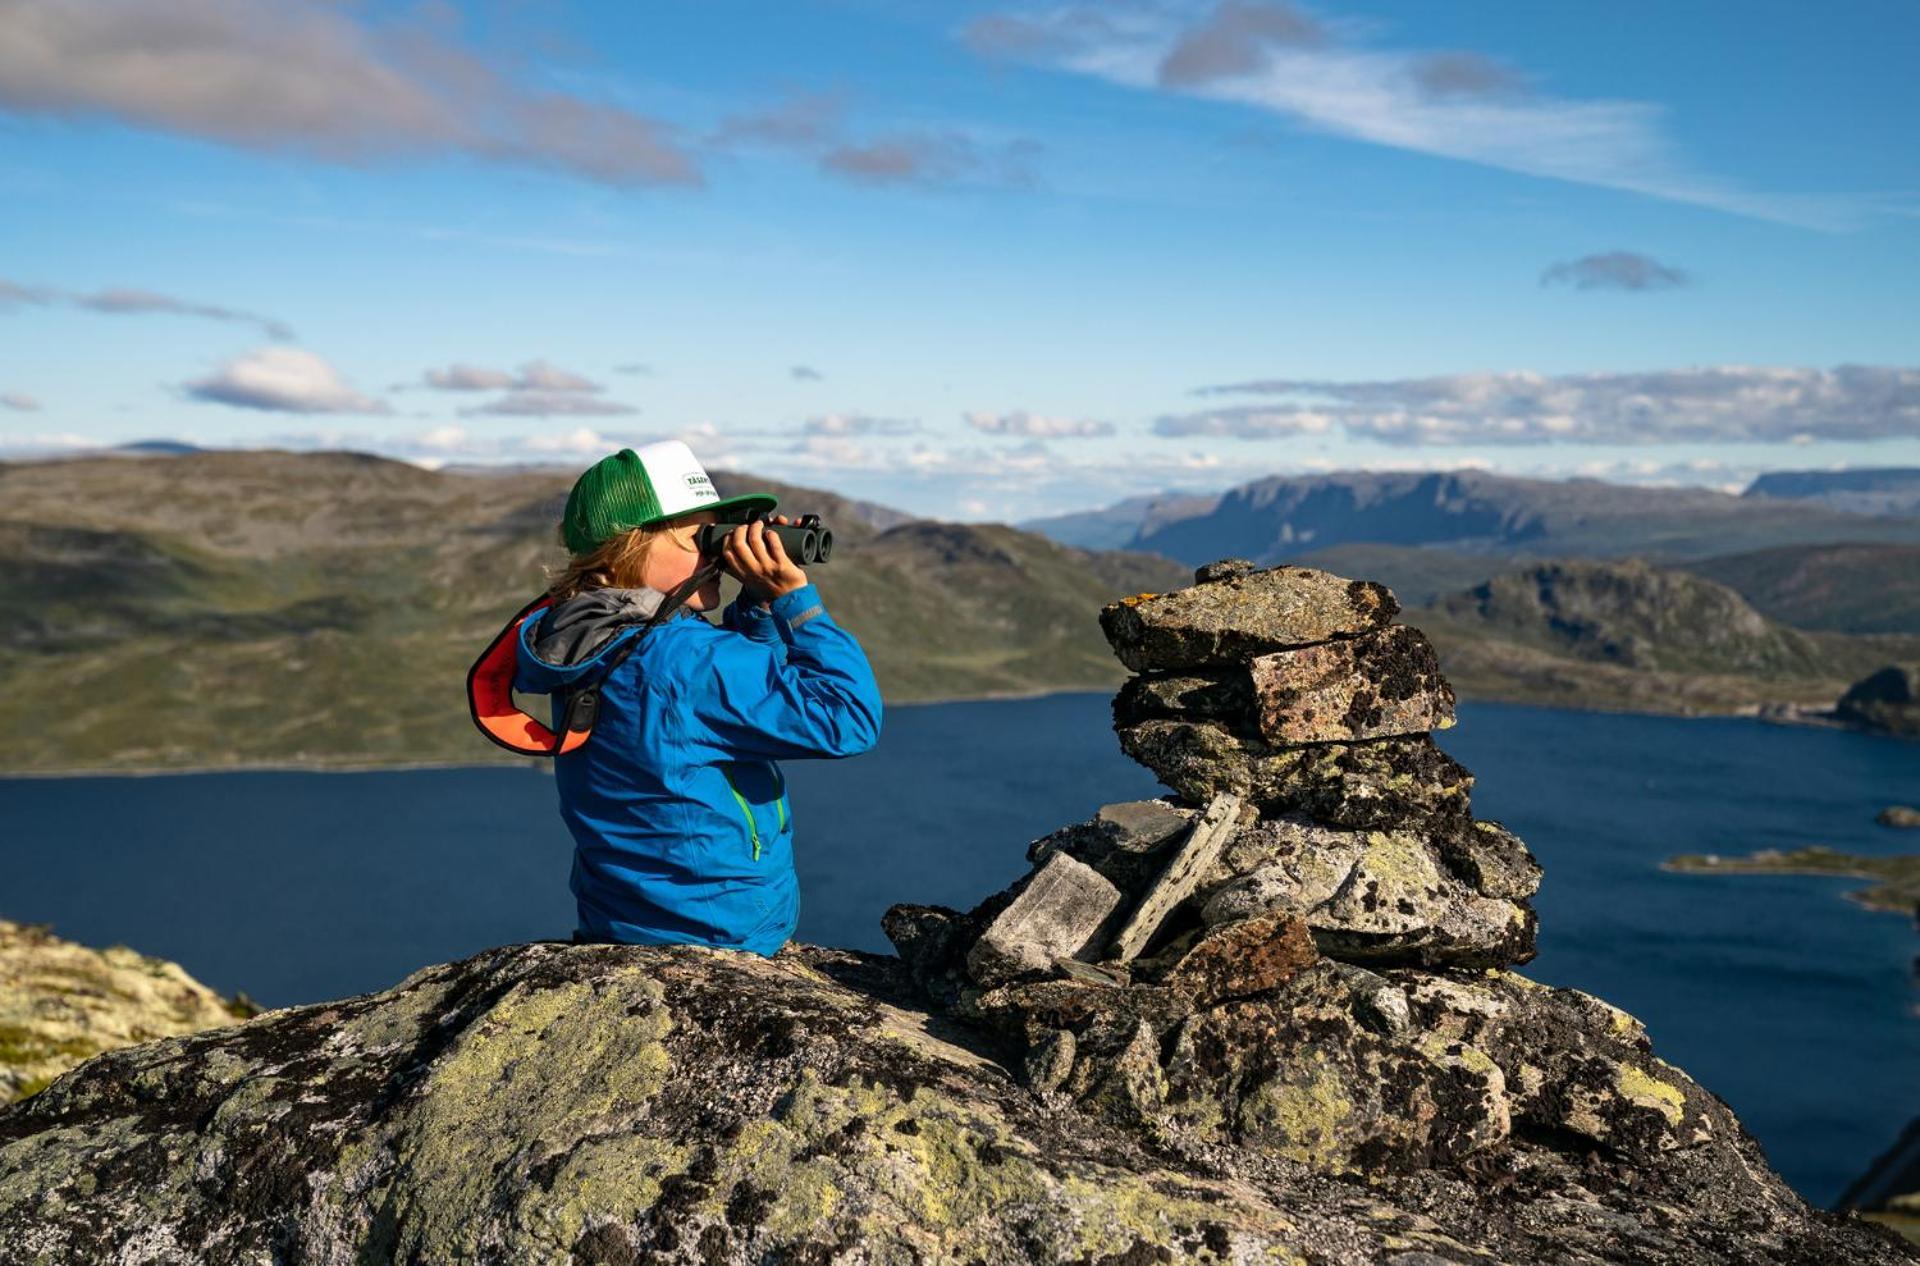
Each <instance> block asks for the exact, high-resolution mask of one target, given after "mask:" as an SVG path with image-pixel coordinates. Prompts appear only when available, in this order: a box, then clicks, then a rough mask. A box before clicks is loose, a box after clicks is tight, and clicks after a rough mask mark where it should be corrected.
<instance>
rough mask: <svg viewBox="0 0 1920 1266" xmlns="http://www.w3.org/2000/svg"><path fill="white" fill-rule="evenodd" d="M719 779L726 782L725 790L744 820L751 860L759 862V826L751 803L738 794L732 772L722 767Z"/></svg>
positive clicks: (737, 787)
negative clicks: (737, 806)
mask: <svg viewBox="0 0 1920 1266" xmlns="http://www.w3.org/2000/svg"><path fill="white" fill-rule="evenodd" d="M720 775H721V777H723V778H725V779H726V780H727V790H728V791H730V792H732V793H733V800H734V803H735V804H737V805H739V806H740V816H741V817H742V818H745V819H746V823H747V839H748V840H749V841H750V842H751V843H752V845H753V860H754V861H756V862H757V861H759V860H760V824H759V822H757V821H755V820H754V816H753V802H752V801H750V800H748V799H747V798H746V797H745V796H743V795H741V794H740V785H739V784H738V783H736V782H734V780H733V771H732V770H730V769H728V768H727V767H726V766H724V765H722V766H721V767H720Z"/></svg>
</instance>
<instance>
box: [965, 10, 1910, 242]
mask: <svg viewBox="0 0 1920 1266" xmlns="http://www.w3.org/2000/svg"><path fill="white" fill-rule="evenodd" d="M960 35H961V38H962V39H963V41H964V42H966V43H967V44H968V45H969V46H970V47H972V48H973V49H975V50H976V51H979V52H982V53H984V54H987V55H990V56H998V57H1012V58H1017V59H1021V60H1026V61H1032V62H1038V63H1041V64H1045V65H1050V66H1053V67H1056V68H1058V69H1062V70H1066V71H1070V72H1073V73H1077V74H1083V75H1090V76H1094V77H1096V78H1099V79H1103V80H1106V81H1108V82H1111V83H1116V84H1122V85H1125V86H1128V87H1133V88H1138V89H1142V90H1150V91H1164V92H1179V93H1185V94H1190V95H1195V96H1201V97H1207V98H1211V99H1214V100H1219V101H1227V102H1233V103H1236V104H1240V105H1244V106H1247V107H1250V108H1253V109H1257V110H1263V111H1267V112H1270V113H1273V114H1277V115H1281V116H1283V117H1286V118H1289V119H1292V120H1294V121H1295V122H1297V123H1299V124H1301V125H1302V126H1304V127H1307V128H1310V129H1314V130H1318V131H1323V132H1328V133H1331V134H1334V135H1338V136H1345V137H1349V138H1352V139H1354V140H1358V141H1366V142H1370V143H1372V144H1376V145H1386V146H1392V147H1394V148H1398V149H1406V150H1412V151H1415V152H1418V153H1422V154H1433V155H1438V156H1441V157H1445V158H1455V159H1460V160H1463V161H1466V162H1473V163H1480V164H1483V165H1485V166H1489V167H1497V168H1501V169H1504V170H1507V171H1516V172H1522V173H1525V174H1527V175H1532V176H1545V177H1551V178H1554V179H1558V180H1567V181H1573V182H1576V183H1579V184H1588V185H1597V186H1602V187H1605V188H1609V189H1623V190H1629V191H1632V192H1635V193H1641V194H1646V195H1648V196H1651V197H1656V198H1662V199H1667V200H1670V201H1675V202H1685V203H1693V204H1696V205H1699V206H1707V207H1714V208H1717V209H1719V210H1723V211H1729V212H1733V213H1736V214H1740V215H1747V216H1754V217H1757V218H1761V219H1767V220H1775V221H1779V222H1783V223H1789V224H1795V225H1801V226H1805V227H1811V228H1820V229H1828V230H1839V229H1845V228H1852V227H1856V226H1858V225H1860V224H1862V223H1864V222H1865V221H1866V220H1867V219H1868V218H1869V217H1871V216H1873V215H1876V214H1879V213H1882V212H1884V211H1886V210H1887V209H1888V208H1887V207H1886V206H1885V205H1882V204H1883V203H1884V201H1885V200H1876V199H1874V198H1871V197H1856V196H1852V195H1843V194H1833V195H1822V194H1776V193H1766V192H1756V191H1751V190H1746V189H1742V188H1740V187H1738V186H1737V185H1734V184H1732V183H1731V182H1728V181H1726V180H1722V179H1719V178H1716V177H1713V176H1710V175H1707V174H1704V173H1701V172H1699V171H1696V170H1694V169H1693V168H1692V167H1691V166H1690V165H1689V164H1688V163H1687V162H1686V161H1685V160H1684V159H1683V158H1682V157H1681V156H1680V155H1679V154H1678V152H1677V151H1676V148H1675V146H1674V145H1673V144H1672V142H1671V141H1670V140H1669V138H1668V135H1667V130H1666V126H1665V114H1666V111H1665V108H1664V107H1662V106H1660V105H1658V104H1655V103H1652V102H1645V101H1631V100H1593V99H1577V98H1569V97H1558V96H1553V95H1550V94H1547V93H1544V92H1538V91H1535V90H1534V89H1533V87H1532V86H1531V84H1530V83H1529V80H1528V77H1527V76H1526V75H1525V74H1524V73H1523V72H1521V71H1520V70H1518V69H1515V68H1513V67H1510V66H1507V65H1505V64H1503V63H1501V62H1498V61H1496V60H1495V59H1493V58H1491V57H1488V56H1486V55H1485V54H1482V53H1479V52H1475V51H1472V50H1457V49H1412V48H1387V47H1376V46H1373V45H1372V44H1371V43H1370V42H1369V40H1368V34H1367V33H1366V32H1365V31H1364V30H1363V29H1362V28H1361V27H1359V26H1358V25H1357V24H1355V23H1352V22H1335V21H1322V20H1320V19H1318V18H1315V17H1313V16H1311V15H1310V14H1308V13H1307V12H1306V11H1305V10H1303V9H1301V8H1299V7H1297V6H1294V5H1291V4H1285V3H1277V2H1269V3H1253V2H1248V0H1225V2H1224V3H1219V4H1215V5H1212V6H1210V7H1209V8H1207V9H1205V10H1204V11H1202V13H1201V15H1200V16H1199V17H1197V18H1196V17H1195V16H1194V13H1193V10H1192V7H1191V6H1184V5H1173V4H1168V3H1166V2H1165V0H1117V2H1115V3H1108V4H1101V5H1097V6H1096V5H1087V4H1079V5H1064V6H1053V7H1047V8H1022V9H1011V10H1006V11H1003V12H1000V13H996V14H992V15H989V16H987V17H983V18H980V19H976V20H975V21H973V22H971V23H969V24H968V25H966V26H964V27H963V28H962V29H961V31H960Z"/></svg>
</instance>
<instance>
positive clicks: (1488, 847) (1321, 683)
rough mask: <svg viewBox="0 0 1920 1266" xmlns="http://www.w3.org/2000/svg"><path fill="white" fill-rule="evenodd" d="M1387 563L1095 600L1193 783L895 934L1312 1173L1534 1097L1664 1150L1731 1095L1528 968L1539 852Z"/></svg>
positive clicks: (898, 919)
mask: <svg viewBox="0 0 1920 1266" xmlns="http://www.w3.org/2000/svg"><path fill="white" fill-rule="evenodd" d="M1398 610H1399V607H1398V604H1397V603H1396V602H1395V601H1394V598H1393V595H1392V594H1391V593H1390V592H1389V591H1388V590H1387V589H1386V588H1384V587H1383V586H1381V585H1378V584H1372V583H1368V582H1363V581H1349V580H1345V579H1342V578H1341V577H1338V576H1333V575H1330V574H1328V573H1326V572H1322V571H1315V570H1312V569H1309V568H1304V567H1271V568H1256V567H1254V566H1253V565H1252V564H1250V563H1245V562H1241V561H1237V560H1226V561H1223V562H1219V563H1213V564H1210V565H1208V566H1206V567H1202V568H1200V569H1199V570H1198V572H1197V573H1196V575H1195V582H1194V584H1193V585H1191V586H1189V587H1186V588H1183V589H1179V590H1175V591H1173V592H1170V593H1163V594H1141V595H1138V596H1136V597H1132V598H1128V599H1125V600H1123V601H1121V602H1117V603H1114V604H1113V605H1111V606H1109V607H1107V608H1106V609H1105V610H1104V611H1103V612H1102V613H1101V625H1102V627H1103V628H1104V629H1105V631H1106V634H1107V637H1108V639H1109V641H1110V642H1111V643H1112V645H1113V648H1114V651H1115V653H1116V654H1117V655H1118V656H1119V657H1120V659H1121V661H1122V662H1123V663H1125V664H1126V665H1127V666H1128V667H1129V668H1131V669H1133V670H1134V672H1135V674H1136V675H1135V676H1134V677H1133V678H1132V679H1130V680H1129V681H1128V682H1127V683H1126V684H1125V685H1124V686H1123V687H1122V689H1121V690H1120V691H1119V693H1118V695H1117V696H1116V697H1115V699H1114V724H1115V729H1116V731H1117V732H1118V734H1119V738H1120V743H1121V746H1122V748H1123V749H1124V750H1125V751H1126V752H1127V753H1128V754H1129V755H1130V756H1132V757H1134V758H1135V759H1136V760H1139V761H1140V762H1141V763H1142V764H1144V765H1146V766H1147V767H1148V768H1149V769H1151V770H1153V771H1154V773H1155V774H1157V775H1158V776H1159V777H1160V779H1161V780H1162V781H1163V782H1164V783H1166V785H1167V786H1168V787H1169V788H1171V789H1172V791H1173V793H1174V794H1173V795H1171V796H1167V797H1162V798H1160V799H1155V800H1144V801H1134V802H1129V803H1125V804H1113V805H1107V806H1105V807H1103V808H1102V809H1100V810H1099V812H1098V813H1096V814H1095V815H1094V816H1093V817H1092V818H1091V819H1089V820H1087V821H1084V822H1078V823H1074V824H1072V825H1069V826H1065V827H1061V828H1060V829H1058V830H1056V831H1053V832H1051V833H1050V834H1048V835H1046V836H1044V837H1042V838H1041V839H1038V840H1036V841H1034V842H1033V843H1032V845H1031V846H1030V847H1029V849H1028V853H1027V857H1028V860H1029V861H1030V862H1031V863H1032V869H1031V870H1030V871H1029V873H1028V874H1027V875H1026V876H1025V877H1023V878H1022V879H1021V880H1019V881H1018V882H1016V883H1014V884H1013V885H1012V886H1011V887H1009V888H1007V889H1006V890H1005V891H1003V892H1001V893H999V894H996V895H995V896H992V897H989V898H988V899H987V900H985V901H983V902H982V903H981V904H980V905H979V906H977V907H975V908H974V909H973V910H972V911H970V912H967V913H964V914H963V913H961V912H959V911H955V910H948V909H945V908H942V907H937V906H911V905H903V906H895V907H894V908H893V909H891V910H889V911H888V912H887V915H886V918H885V919H884V920H883V926H884V927H885V929H886V932H887V934H888V936H889V937H890V938H891V939H892V940H893V942H894V945H895V947H896V948H897V949H898V950H899V952H900V956H901V958H902V959H903V960H904V961H905V962H906V964H907V966H908V967H909V969H910V970H911V972H912V975H913V977H914V979H915V981H916V982H917V983H918V985H919V986H920V988H921V989H922V990H924V991H925V992H926V993H927V995H928V996H929V997H931V998H932V999H933V1000H934V1001H935V1002H936V1003H937V1004H939V1005H941V1006H943V1007H944V1008H946V1009H947V1010H948V1011H950V1012H951V1013H953V1014H954V1015H956V1016H958V1017H960V1018H962V1019H965V1020H967V1021H969V1022H972V1023H976V1024H982V1025H985V1026H987V1027H988V1028H990V1029H993V1030H996V1031H997V1032H999V1033H1000V1034H1002V1035H1004V1037H1006V1038H1007V1039H1008V1040H1009V1041H1010V1042H1011V1043H1012V1044H1013V1045H1014V1048H1015V1049H1016V1051H1018V1052H1019V1053H1020V1058H1019V1061H1018V1062H1017V1066H1018V1067H1019V1068H1020V1069H1021V1071H1022V1074H1023V1076H1024V1078H1025V1080H1026V1081H1027V1084H1028V1085H1029V1086H1030V1087H1031V1088H1033V1089H1034V1090H1036V1091H1038V1092H1040V1093H1043V1094H1055V1093H1058V1094H1061V1095H1064V1096H1066V1097H1067V1098H1069V1099H1071V1100H1072V1101H1073V1102H1075V1103H1078V1104H1080V1105H1081V1106H1083V1107H1087V1108H1091V1109H1095V1110H1098V1111H1102V1112H1106V1113H1108V1114H1110V1115H1113V1116H1115V1117H1117V1118H1118V1119H1121V1120H1123V1121H1126V1122H1129V1123H1132V1124H1136V1125H1138V1124H1141V1123H1146V1124H1149V1125H1151V1127H1152V1129H1153V1130H1154V1131H1155V1132H1156V1135H1157V1136H1158V1137H1162V1138H1166V1139H1185V1140H1187V1141H1188V1142H1191V1143H1194V1144H1197V1145H1203V1146H1207V1145H1211V1143H1210V1142H1209V1141H1213V1142H1219V1141H1225V1142H1229V1143H1233V1144H1235V1145H1241V1146H1246V1145H1252V1146H1256V1147H1259V1148H1260V1149H1262V1150H1265V1151H1269V1152H1271V1153H1273V1154H1276V1155H1280V1156H1284V1157H1287V1158H1290V1159H1293V1160H1298V1161H1303V1162H1305V1163H1306V1164H1308V1165H1309V1166H1310V1167H1313V1168H1316V1169H1327V1170H1335V1171H1355V1170H1363V1171H1372V1170H1379V1169H1382V1168H1398V1167H1412V1168H1418V1167H1421V1166H1426V1165H1449V1164H1454V1163H1457V1162H1461V1161H1463V1160H1465V1158H1467V1157H1468V1156H1470V1155H1480V1154H1482V1153H1486V1152H1489V1151H1498V1150H1500V1149H1502V1148H1504V1147H1505V1146H1506V1144H1507V1141H1508V1140H1509V1138H1510V1137H1511V1135H1512V1133H1513V1130H1514V1123H1515V1122H1516V1121H1517V1120H1524V1121H1527V1122H1530V1123H1531V1124H1532V1125H1534V1126H1537V1127H1539V1128H1541V1129H1543V1130H1546V1131H1548V1132H1556V1131H1557V1132H1561V1133H1563V1134H1565V1135H1566V1136H1567V1137H1574V1136H1578V1137H1580V1138H1583V1139H1586V1140H1589V1141H1591V1142H1592V1143H1596V1144H1600V1145H1604V1146H1607V1147H1612V1148H1618V1149H1624V1150H1627V1151H1636V1152H1641V1153H1651V1152H1655V1151H1660V1150H1663V1149H1668V1148H1672V1147H1677V1146H1683V1145H1687V1144H1690V1143H1694V1142H1698V1141H1700V1140H1702V1139H1704V1138H1707V1137H1709V1136H1710V1135H1712V1134H1713V1128H1712V1127H1711V1126H1709V1125H1707V1124H1705V1122H1706V1119H1707V1116H1708V1115H1709V1109H1708V1108H1707V1107H1706V1106H1705V1105H1707V1104H1708V1102H1709V1100H1710V1096H1706V1095H1705V1094H1704V1093H1703V1092H1700V1091H1699V1090H1698V1088H1697V1087H1694V1086H1692V1084H1691V1083H1689V1082H1686V1081H1685V1080H1684V1078H1678V1077H1676V1076H1675V1075H1674V1070H1672V1069H1671V1068H1670V1067H1669V1066H1667V1065H1665V1064H1662V1063H1661V1062H1660V1061H1659V1060H1657V1059H1654V1058H1653V1057H1652V1055H1651V1052H1650V1051H1649V1049H1648V1047H1647V1043H1646V1041H1645V1037H1644V1034H1643V1033H1641V1032H1640V1030H1639V1029H1638V1026H1637V1025H1636V1024H1634V1023H1633V1022H1632V1020H1631V1017H1628V1016H1625V1014H1624V1013H1620V1012H1616V1011H1614V1010H1613V1009H1612V1008H1608V1007H1604V1005H1603V1004H1596V1003H1595V1001H1594V1000H1592V999H1590V998H1588V997H1587V995H1584V994H1580V993H1579V992H1578V991H1576V990H1550V989H1547V988H1546V987H1544V986H1540V985H1536V984H1534V983H1533V982H1531V981H1528V980H1526V979H1525V978H1523V977H1520V976H1517V975H1515V974H1514V973H1512V972H1511V971H1508V970H1505V969H1506V968H1507V967H1508V966H1510V965H1512V964H1515V963H1522V962H1525V961H1527V960H1529V959H1531V958H1532V957H1533V954H1534V936H1535V931H1536V928H1537V920H1536V918H1535V915H1534V912H1533V910H1532V908H1531V906H1530V905H1529V902H1528V899H1529V898H1530V897H1531V896H1532V894H1533V892H1534V891H1535V889H1536V887H1537V886H1538V884H1539V880H1540V868H1539V866H1538V865H1537V864H1536V863H1535V862H1534V860H1533V857H1532V856H1531V855H1530V854H1529V852H1528V851H1527V848H1526V846H1525V845H1524V844H1523V843H1521V841H1520V840H1519V839H1517V838H1516V837H1515V836H1514V835H1513V834H1512V833H1511V832H1509V831H1507V830H1506V829H1505V828H1504V827H1502V826H1501V825H1500V824H1499V823H1497V822H1483V821H1477V820H1476V819H1475V818H1474V817H1473V813H1472V809H1471V805H1470V803H1469V794H1470V791H1471V788H1472V778H1471V777H1470V776H1469V775H1468V773H1467V771H1466V770H1465V769H1463V768H1461V767H1460V766H1459V765H1458V764H1456V763H1455V762H1454V761H1453V760H1451V759H1450V758H1448V757H1447V756H1446V754H1445V753H1443V752H1442V751H1441V750H1440V749H1439V747H1438V746H1436V745H1435V744H1434V742H1433V739H1432V737H1431V732H1432V731H1434V730H1437V729H1443V728H1446V727H1447V726H1450V725H1452V724H1453V721H1454V716H1453V705H1454V697H1453V691H1452V689H1451V688H1450V687H1449V686H1448V684H1447V682H1446V680H1445V678H1444V677H1443V676H1442V675H1441V673H1440V671H1439V666H1438V662H1437V660H1436V658H1435V656H1434V652H1433V648H1432V646H1431V645H1430V644H1429V643H1428V641H1427V639H1426V638H1425V637H1424V636H1423V635H1422V634H1421V633H1420V631H1419V630H1418V629H1414V628H1411V627H1408V626H1406V625H1400V624H1395V623H1394V622H1393V620H1394V616H1395V615H1396V614H1397V613H1398Z"/></svg>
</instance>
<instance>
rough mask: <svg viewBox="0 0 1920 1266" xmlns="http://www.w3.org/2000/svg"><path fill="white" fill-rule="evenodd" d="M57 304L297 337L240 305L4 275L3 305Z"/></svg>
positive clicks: (0, 286) (0, 10)
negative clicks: (34, 282) (27, 281)
mask: <svg viewBox="0 0 1920 1266" xmlns="http://www.w3.org/2000/svg"><path fill="white" fill-rule="evenodd" d="M3 5H4V0H0V20H4V18H5V11H4V7H3ZM56 305H59V306H66V307H74V308H80V309H83V310H85V311H88V312H100V313H105V314H106V315H109V316H146V315H155V314H158V315H161V316H184V317H197V318H199V319H201V320H206V321H231V322H237V323H239V324H241V325H251V326H254V327H255V328H257V329H258V330H259V331H260V332H261V333H262V334H265V335H266V336H267V337H268V338H275V339H290V338H292V337H293V330H292V329H290V328H289V327H288V326H287V324H286V323H285V322H284V321H276V320H274V319H273V318H272V317H264V316H261V315H260V314H259V313H257V312H244V311H241V310H240V309H238V308H227V307H222V306H220V305H219V304H214V303H197V302H194V301H192V300H189V299H176V298H174V297H173V296H172V295H163V294H156V293H154V292H153V291H151V290H137V289H134V288H132V287H128V286H112V287H109V288H107V289H105V290H95V291H91V292H83V291H76V290H59V289H55V288H54V287H52V286H29V285H22V284H21V283H19V282H13V281H8V280H6V279H5V278H0V309H5V308H8V307H18V306H31V307H42V308H44V307H53V306H56Z"/></svg>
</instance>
